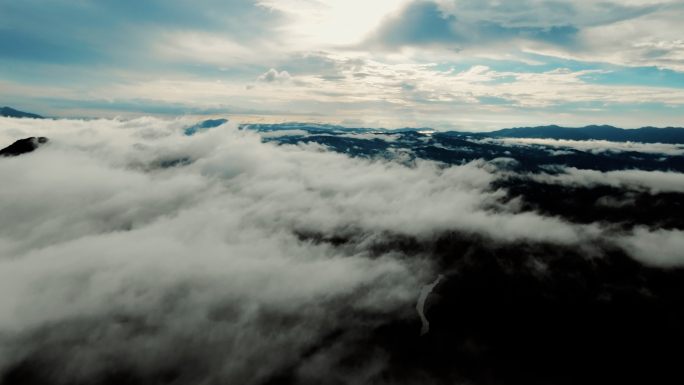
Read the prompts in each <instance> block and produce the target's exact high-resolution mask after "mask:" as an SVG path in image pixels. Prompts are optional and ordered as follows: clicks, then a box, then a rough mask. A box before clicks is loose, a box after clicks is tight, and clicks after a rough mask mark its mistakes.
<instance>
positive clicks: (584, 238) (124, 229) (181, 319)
mask: <svg viewBox="0 0 684 385" xmlns="http://www.w3.org/2000/svg"><path fill="white" fill-rule="evenodd" d="M193 123H194V122H192V121H190V120H188V119H186V118H183V119H177V120H171V121H164V120H159V119H154V118H141V119H136V120H131V121H123V120H91V121H79V120H45V121H39V122H38V121H32V120H19V119H7V120H3V130H2V131H1V132H0V143H2V144H4V143H7V144H9V143H11V142H13V141H14V140H15V139H17V138H22V137H27V136H47V137H49V138H50V141H49V142H48V143H47V144H46V145H45V146H43V147H41V148H40V149H39V151H35V152H33V153H30V154H25V155H22V156H19V157H15V158H6V159H5V158H3V159H0V179H2V180H3V188H2V189H0V217H2V218H3V221H2V223H1V224H0V256H1V257H0V293H1V294H0V307H2V308H3V309H5V311H3V312H2V314H1V315H0V346H2V347H1V348H0V371H3V372H4V373H5V374H6V377H5V378H8V377H7V376H10V375H11V376H15V377H13V378H20V377H17V376H21V375H24V376H29V375H30V376H33V377H30V378H31V379H32V380H35V381H38V382H48V380H49V381H50V382H53V383H74V382H88V383H96V382H98V381H101V382H106V381H115V380H117V378H118V379H119V381H123V380H121V378H128V379H131V378H135V379H137V381H139V382H143V383H154V382H159V381H162V382H163V381H166V382H169V381H179V382H182V383H199V382H239V383H244V384H250V383H263V382H266V381H268V380H272V379H274V378H278V376H280V375H282V373H292V372H293V371H294V373H295V374H296V376H298V378H305V379H309V380H311V381H314V382H320V381H321V380H322V379H325V378H333V379H335V380H336V381H343V382H354V381H357V382H364V381H367V380H368V379H369V378H372V377H373V376H374V375H375V374H377V373H379V372H381V371H382V370H383V368H384V367H385V366H386V365H387V354H389V353H388V352H383V351H382V350H381V349H379V348H372V349H370V350H368V351H365V352H364V354H366V355H365V356H364V360H363V362H362V363H361V364H359V365H358V366H354V367H353V368H351V369H350V368H349V367H345V366H340V365H338V364H337V362H338V361H339V360H342V359H343V358H345V357H348V355H349V354H351V352H353V353H354V354H359V353H358V351H356V350H354V349H352V348H350V346H352V345H353V344H354V343H358V341H359V340H362V339H363V338H366V337H367V336H368V335H369V334H370V333H371V332H372V331H373V330H375V328H377V327H379V326H381V325H382V324H383V323H387V322H390V320H394V321H396V320H402V322H408V323H410V322H414V321H415V322H416V325H417V328H416V329H415V333H416V335H417V334H418V331H419V329H420V317H419V316H418V314H417V313H416V311H415V304H416V301H417V300H418V297H419V295H420V293H421V288H422V287H423V286H424V285H426V284H429V283H431V282H434V281H435V279H436V278H437V277H438V275H439V274H440V271H439V262H438V261H437V260H435V259H432V258H431V257H430V251H429V250H430V249H429V248H426V249H421V248H419V247H413V248H412V247H409V246H406V247H402V246H401V245H402V244H403V243H402V242H404V241H401V242H398V241H397V240H401V239H408V240H413V241H412V242H414V243H415V242H417V243H418V244H421V242H422V243H430V242H433V241H434V240H435V239H436V238H438V237H439V236H440V234H444V233H450V234H457V237H459V238H462V239H468V237H482V238H483V239H486V240H487V244H489V245H505V244H519V243H547V244H553V245H557V246H559V247H573V248H576V249H578V250H584V251H585V252H586V253H588V255H593V254H595V253H597V252H599V249H600V245H599V243H600V242H599V241H601V242H607V241H608V242H609V241H611V240H613V241H615V242H623V243H624V244H629V242H632V241H631V240H630V238H629V237H624V235H620V237H619V238H614V237H612V236H610V235H607V234H605V231H604V229H603V228H602V227H601V226H599V225H595V224H591V225H575V224H570V223H567V222H566V221H564V220H562V219H561V218H555V217H546V216H541V215H538V214H536V213H534V212H519V211H518V210H517V209H516V206H515V204H514V203H510V204H506V203H502V201H501V199H500V198H502V197H503V196H504V195H505V191H504V190H497V189H491V188H490V185H491V182H492V181H493V180H495V178H497V175H498V174H497V171H496V170H497V168H496V166H495V165H492V164H488V163H486V162H482V161H479V162H473V163H470V164H466V165H463V166H458V167H445V166H444V165H441V164H439V163H435V162H429V161H421V160H415V161H414V162H412V163H411V164H410V165H409V166H408V167H407V166H405V165H403V164H400V163H399V162H394V161H386V160H367V159H354V158H350V157H348V156H346V155H344V154H338V153H334V152H330V151H328V150H327V149H326V148H325V147H324V146H321V145H318V144H315V143H312V144H306V145H305V144H300V145H284V146H278V145H276V144H275V143H262V140H261V137H260V136H259V135H258V134H257V133H255V132H252V131H249V130H239V129H238V127H237V123H234V122H229V123H225V124H223V125H222V126H219V127H217V128H214V129H211V130H208V131H206V132H202V133H198V134H196V135H193V136H189V137H188V136H185V135H183V131H184V129H185V128H186V127H187V126H189V125H191V124H193ZM636 235H637V236H639V237H640V238H641V240H640V241H639V242H640V243H639V244H640V245H641V246H640V248H638V249H635V250H636V251H635V253H637V254H638V255H637V256H636V257H638V258H642V259H646V260H647V259H648V254H647V253H649V252H650V251H651V250H652V249H653V248H657V247H659V246H660V245H661V243H662V242H669V243H668V245H667V246H666V247H665V248H664V249H663V250H666V251H667V250H676V246H677V245H678V242H680V241H679V240H678V238H677V234H674V233H667V232H664V233H660V232H659V233H650V232H648V231H640V232H639V233H638V234H636ZM406 242H408V241H406ZM625 242H626V243H625ZM649 242H650V243H649ZM654 242H657V243H654ZM623 243H621V244H623ZM411 250H413V251H411ZM639 253H641V254H639ZM642 254H643V255H645V257H642ZM658 261H663V263H662V265H676V264H678V263H681V259H680V258H674V257H670V256H665V257H658ZM427 317H428V319H429V313H428V314H427ZM331 336H337V337H335V338H332V337H331ZM326 338H332V341H333V342H330V343H329V344H328V343H324V342H322V341H326ZM354 341H357V342H354ZM350 344H351V345H350ZM349 349H352V350H351V351H350V350H349ZM340 368H342V369H340ZM288 371H289V372H288ZM7 373H9V374H7ZM22 373H23V374H22ZM27 373H28V374H27ZM293 375H294V374H293ZM117 376H119V377H117ZM121 376H123V377H121Z"/></svg>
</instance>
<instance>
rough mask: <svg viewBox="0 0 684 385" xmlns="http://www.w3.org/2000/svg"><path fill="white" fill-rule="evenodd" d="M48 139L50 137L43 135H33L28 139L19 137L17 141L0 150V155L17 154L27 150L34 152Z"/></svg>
mask: <svg viewBox="0 0 684 385" xmlns="http://www.w3.org/2000/svg"><path fill="white" fill-rule="evenodd" d="M47 141H48V138H45V137H42V136H41V137H39V138H36V137H33V136H32V137H30V138H26V139H19V140H17V141H16V142H14V143H12V144H10V145H9V146H7V147H5V148H3V149H2V150H0V156H17V155H21V154H26V153H27V152H32V151H33V150H35V149H36V148H38V147H39V146H40V145H41V144H43V143H47Z"/></svg>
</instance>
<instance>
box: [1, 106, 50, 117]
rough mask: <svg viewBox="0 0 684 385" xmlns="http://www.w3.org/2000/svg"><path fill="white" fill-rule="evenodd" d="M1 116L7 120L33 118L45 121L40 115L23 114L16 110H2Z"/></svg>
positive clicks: (7, 108)
mask: <svg viewBox="0 0 684 385" xmlns="http://www.w3.org/2000/svg"><path fill="white" fill-rule="evenodd" d="M0 116H4V117H6V118H32V119H45V118H43V117H42V116H40V115H36V114H32V113H30V112H23V111H18V110H15V109H14V108H9V107H3V108H2V109H0Z"/></svg>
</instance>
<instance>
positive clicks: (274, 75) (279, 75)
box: [257, 68, 292, 83]
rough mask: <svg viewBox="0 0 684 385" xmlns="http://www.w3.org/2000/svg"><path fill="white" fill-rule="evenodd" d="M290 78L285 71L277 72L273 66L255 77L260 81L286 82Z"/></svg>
mask: <svg viewBox="0 0 684 385" xmlns="http://www.w3.org/2000/svg"><path fill="white" fill-rule="evenodd" d="M291 80H292V76H290V74H289V73H288V72H287V71H281V72H278V70H276V69H273V68H271V69H270V70H268V71H267V72H266V73H264V74H263V75H261V76H259V77H258V78H257V81H258V82H262V83H287V82H290V81H291Z"/></svg>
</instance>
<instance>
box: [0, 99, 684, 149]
mask: <svg viewBox="0 0 684 385" xmlns="http://www.w3.org/2000/svg"><path fill="white" fill-rule="evenodd" d="M0 116H4V117H10V118H33V119H44V118H43V117H42V116H40V115H37V114H33V113H29V112H23V111H18V110H15V109H13V108H10V107H3V108H2V109H0ZM225 122H227V120H226V119H216V120H206V121H204V122H201V123H198V124H197V125H195V126H192V127H189V128H188V129H186V130H185V134H186V135H192V134H194V133H196V132H197V131H201V130H204V129H209V128H212V127H216V126H219V125H221V124H223V123H225ZM243 127H249V128H250V129H254V130H257V131H282V130H305V131H308V132H310V133H311V132H320V133H324V132H330V131H338V132H355V133H364V132H368V133H378V132H383V133H392V132H395V133H396V132H423V131H434V130H432V129H430V128H427V127H426V128H401V129H397V130H387V129H382V128H380V129H377V128H346V127H341V126H334V125H330V124H318V123H281V124H250V125H243ZM444 134H446V135H451V136H468V137H480V138H487V137H489V138H528V139H556V140H607V141H610V142H641V143H668V144H680V143H681V144H684V128H682V127H665V128H657V127H642V128H637V129H623V128H618V127H613V126H607V125H603V126H596V125H591V126H585V127H560V126H556V125H550V126H538V127H516V128H505V129H503V130H498V131H492V132H463V131H448V132H444Z"/></svg>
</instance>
